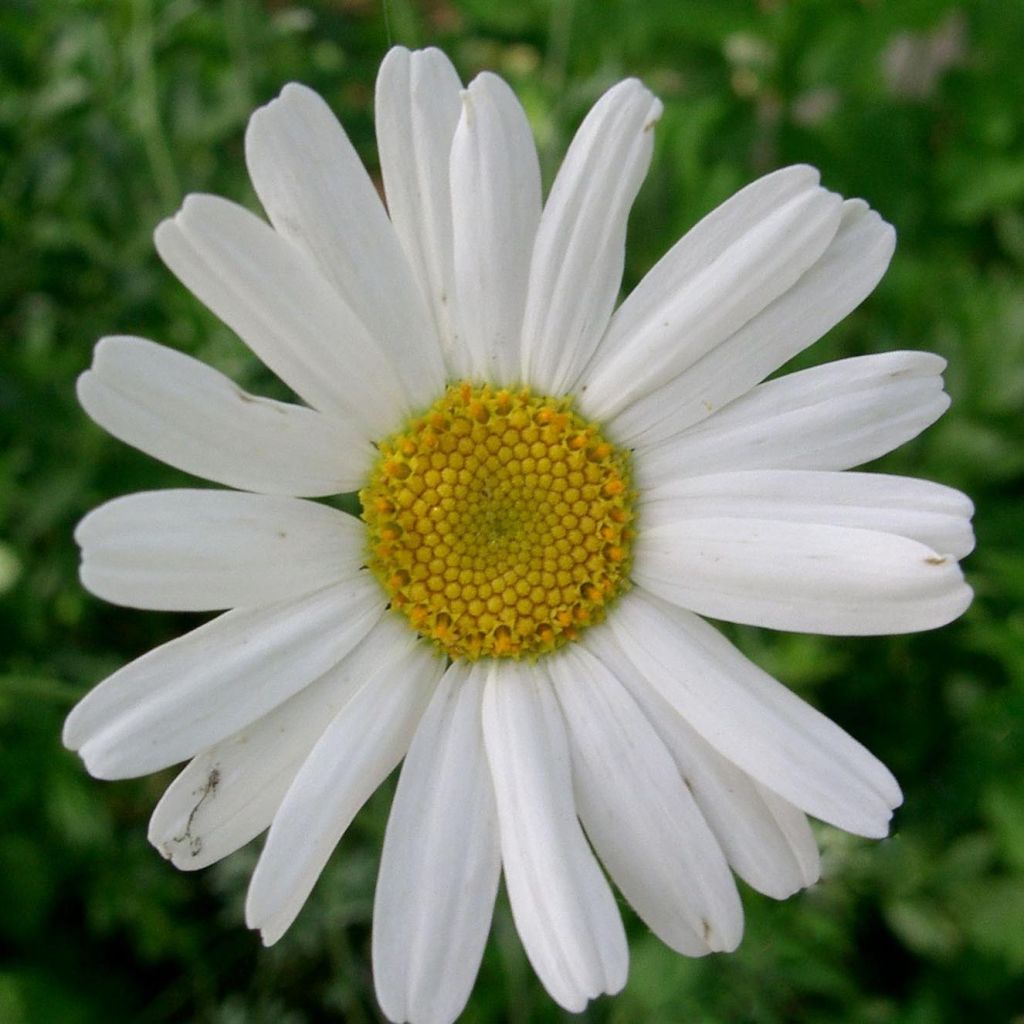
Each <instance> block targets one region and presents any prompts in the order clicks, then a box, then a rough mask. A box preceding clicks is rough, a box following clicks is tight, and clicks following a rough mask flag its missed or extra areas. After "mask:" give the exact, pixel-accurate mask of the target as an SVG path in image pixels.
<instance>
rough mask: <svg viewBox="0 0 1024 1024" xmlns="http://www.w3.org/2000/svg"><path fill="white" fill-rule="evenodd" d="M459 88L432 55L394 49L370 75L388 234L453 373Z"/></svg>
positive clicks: (445, 63)
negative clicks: (452, 165) (453, 157)
mask: <svg viewBox="0 0 1024 1024" xmlns="http://www.w3.org/2000/svg"><path fill="white" fill-rule="evenodd" d="M461 90H462V84H461V82H460V81H459V76H458V74H457V73H456V71H455V68H453V67H452V64H451V61H449V60H448V58H447V57H446V56H445V55H444V54H443V53H442V52H441V51H440V50H436V49H434V48H433V47H431V48H430V49H426V50H417V51H414V52H412V53H410V52H409V51H408V50H407V49H405V47H402V46H395V47H393V48H392V49H391V50H389V51H388V54H387V56H386V57H385V58H384V61H383V63H382V64H381V66H380V72H379V73H378V75H377V93H376V122H377V147H378V149H379V150H380V169H381V175H382V177H383V178H384V192H385V194H386V195H387V199H388V211H389V212H390V214H391V220H392V222H393V223H394V226H395V231H396V233H397V234H398V239H399V241H400V242H401V245H402V249H403V250H404V251H405V256H406V259H407V260H408V261H409V266H410V268H411V269H412V272H413V275H414V276H415V278H416V280H417V282H418V284H419V286H420V290H421V291H422V292H423V294H424V295H425V296H426V298H427V302H428V305H429V306H430V311H431V314H432V316H433V321H434V328H435V331H436V333H437V335H438V338H439V339H440V342H441V347H442V349H443V351H444V354H445V361H446V362H447V364H448V366H449V367H450V368H451V369H452V370H453V371H454V368H455V365H456V364H455V362H454V356H455V350H456V348H455V345H456V330H455V317H454V315H453V310H454V305H453V304H454V301H455V257H454V250H453V246H454V243H453V240H452V197H451V186H450V179H449V170H448V168H449V157H450V154H451V149H452V139H453V138H454V137H455V127H456V125H457V124H458V123H459V115H460V114H461V112H462V100H461V98H460V92H461Z"/></svg>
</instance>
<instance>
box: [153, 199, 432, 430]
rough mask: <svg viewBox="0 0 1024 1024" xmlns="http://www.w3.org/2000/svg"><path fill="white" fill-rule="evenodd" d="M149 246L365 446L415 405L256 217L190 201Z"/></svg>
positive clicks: (308, 265)
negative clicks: (346, 422)
mask: <svg viewBox="0 0 1024 1024" xmlns="http://www.w3.org/2000/svg"><path fill="white" fill-rule="evenodd" d="M154 240H155V242H156V247H157V251H158V252H159V253H160V256H161V258H162V259H163V261H164V263H166V264H167V266H168V267H170V269H171V270H172V271H173V272H174V274H175V275H176V276H177V278H178V279H179V280H180V281H181V283H182V284H184V285H185V287H186V288H188V289H189V290H190V291H191V292H192V293H193V294H194V295H196V296H197V297H198V298H199V299H200V300H201V301H202V302H203V303H205V304H206V305H207V306H208V307H209V308H210V309H211V310H212V311H213V312H214V313H216V314H217V316H219V317H220V318H221V320H223V321H224V323H226V324H227V325H228V326H229V327H231V328H232V329H233V330H234V331H236V332H237V333H238V335H239V336H240V337H241V339H242V340H243V341H244V342H245V343H246V344H247V345H248V346H249V348H251V349H252V350H253V352H255V353H256V355H257V356H259V358H260V359H261V360H262V361H263V362H264V363H266V365H267V366H268V367H270V369H271V370H273V371H274V373H276V374H277V375H278V376H279V377H280V378H281V379H282V380H283V381H284V382H285V383H286V384H287V385H288V386H289V387H291V388H292V389H293V390H294V391H295V392H296V393H297V394H298V395H300V396H301V397H302V398H303V399H305V401H307V402H309V404H310V405H312V406H313V407H314V408H316V409H319V410H320V411H321V412H327V413H334V414H337V415H338V416H340V417H352V418H353V421H354V426H357V427H359V428H361V429H362V431H363V434H364V436H365V438H366V439H367V440H370V441H372V440H373V439H374V438H378V437H380V436H381V435H382V434H386V433H388V432H390V431H393V430H394V429H395V426H396V424H397V423H399V422H400V421H401V418H402V416H403V415H405V414H407V413H408V412H409V411H411V409H412V408H413V407H414V405H412V404H410V402H409V400H408V397H407V396H406V395H405V394H404V393H403V390H402V385H401V383H400V381H399V378H398V376H397V372H396V369H395V367H394V366H393V365H392V362H391V361H390V360H389V359H388V358H387V357H386V355H385V354H384V352H383V350H382V349H381V348H380V346H379V344H378V342H377V340H376V339H375V338H374V337H373V335H372V334H371V333H370V332H369V331H368V330H367V328H366V326H365V325H364V324H363V322H362V321H361V320H360V319H359V317H358V316H357V315H356V313H355V312H354V311H353V310H352V308H351V307H350V306H349V305H348V304H347V303H346V302H345V301H344V299H343V298H342V297H341V296H340V295H339V294H338V292H337V290H336V289H335V288H334V287H333V286H332V285H331V284H329V283H328V282H327V281H326V280H325V279H324V278H323V277H322V276H321V275H320V273H319V271H318V270H317V269H316V266H315V265H314V264H313V262H312V261H311V260H310V259H309V258H308V257H307V256H305V255H303V253H301V252H300V251H299V250H298V249H296V248H295V247H294V246H293V245H291V244H290V243H289V242H287V241H285V239H283V238H282V237H281V236H280V235H278V234H277V233H276V232H275V231H274V230H273V229H272V228H271V227H270V226H269V225H268V224H266V223H265V222H264V221H262V220H260V219H259V217H256V216H254V215H253V214H251V213H249V212H248V211H247V210H244V209H243V208H242V207H240V206H237V205H235V204H234V203H229V202H227V200H224V199H219V198H217V197H216V196H206V195H193V196H189V197H188V198H187V199H186V200H185V203H184V205H183V206H182V208H181V210H180V211H179V212H178V214H177V215H176V216H175V217H174V218H173V219H170V220H165V221H163V223H161V224H160V225H159V226H158V227H157V229H156V233H155V235H154ZM353 381H358V382H359V386H358V387H353V386H352V382H353Z"/></svg>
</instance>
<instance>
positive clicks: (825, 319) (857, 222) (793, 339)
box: [609, 172, 896, 446]
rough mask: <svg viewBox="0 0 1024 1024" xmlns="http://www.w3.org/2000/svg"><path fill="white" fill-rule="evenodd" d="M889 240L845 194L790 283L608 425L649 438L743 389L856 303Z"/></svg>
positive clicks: (889, 248)
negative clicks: (823, 237)
mask: <svg viewBox="0 0 1024 1024" xmlns="http://www.w3.org/2000/svg"><path fill="white" fill-rule="evenodd" d="M780 173H781V172H780ZM895 244H896V234H895V232H894V231H893V229H892V227H891V226H890V225H888V224H886V223H885V221H883V220H882V218H881V217H879V216H878V214H877V213H875V212H874V210H871V209H870V208H869V207H868V205H867V203H865V202H864V201H863V200H860V199H849V200H847V201H846V202H845V203H843V211H842V219H841V220H840V222H839V230H838V231H836V234H835V237H834V238H833V239H832V241H831V243H829V246H828V248H827V249H826V250H825V252H824V254H823V255H822V257H821V259H819V260H818V262H817V263H815V264H814V266H813V267H811V268H810V270H808V271H807V273H805V274H804V275H803V276H802V277H801V278H800V280H799V281H797V282H796V284H794V285H793V287H792V288H790V289H789V290H788V291H786V292H784V293H783V294H782V295H780V296H779V297H778V298H777V299H776V300H775V301H774V302H772V303H771V304H770V305H768V306H767V307H766V308H765V309H764V310H763V311H762V312H760V313H758V314H757V315H756V316H755V317H754V318H753V319H752V320H748V321H747V323H746V324H744V325H743V326H742V327H741V328H740V329H739V330H738V331H736V332H735V333H734V334H732V335H730V336H729V337H728V338H726V339H724V340H723V341H721V342H720V343H719V344H718V345H717V346H715V347H714V348H712V349H711V350H710V351H708V352H707V353H706V354H705V355H703V356H701V357H700V358H698V359H697V360H696V361H695V362H694V363H692V364H691V365H689V366H687V367H686V369H685V370H683V371H681V372H680V373H679V375H678V376H677V377H676V378H675V379H674V380H671V381H669V383H667V384H665V385H664V386H662V387H660V388H658V389H657V390H655V391H652V392H651V393H650V394H648V395H645V396H644V397H642V398H640V399H638V400H637V401H636V402H634V403H633V404H632V405H630V406H627V407H626V408H625V409H623V410H622V412H621V413H619V414H618V416H616V417H615V418H614V419H613V420H612V422H611V423H610V424H609V428H610V429H611V430H612V431H613V432H614V434H615V436H616V437H618V438H619V439H620V441H621V442H622V443H623V444H625V445H629V446H633V445H636V444H639V443H644V444H656V443H657V442H658V441H662V440H664V439H665V438H667V437H671V436H672V435H673V434H677V433H679V431H681V430H685V429H686V428H687V427H689V426H692V425H693V424H694V423H698V422H700V421H701V420H703V419H706V418H707V417H708V416H710V415H711V414H712V413H714V412H715V411H716V410H718V409H721V408H722V406H724V405H726V404H728V403H729V402H731V401H732V400H733V399H735V398H738V397H739V396H740V395H743V394H745V393H746V392H747V391H748V390H749V389H750V388H752V387H753V386H754V385H755V384H757V383H759V382H760V381H762V380H764V378H765V377H767V376H768V375H769V374H770V373H772V372H774V371H775V370H777V369H778V368H779V367H780V366H782V365H783V363H785V362H786V361H787V360H789V359H791V358H792V357H793V356H795V355H796V354H797V353H798V352H802V351H803V350H804V349H805V348H807V346H808V345H811V344H813V343H814V342H815V341H817V340H818V338H820V337H822V336H823V335H824V334H825V333H826V332H827V331H829V330H831V328H832V327H834V326H835V325H836V324H837V323H839V321H840V320H842V319H843V318H844V317H845V316H846V315H847V314H848V313H850V312H851V311H852V310H853V309H855V308H856V307H857V306H858V305H860V303H861V302H863V300H864V299H865V298H866V297H867V296H868V295H870V294H871V292H872V290H873V289H874V287H875V285H876V284H878V281H879V280H880V279H881V277H882V275H883V274H884V273H885V270H886V268H887V267H888V265H889V260H890V259H891V257H892V253H893V248H894V247H895Z"/></svg>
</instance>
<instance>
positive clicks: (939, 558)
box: [925, 555, 949, 565]
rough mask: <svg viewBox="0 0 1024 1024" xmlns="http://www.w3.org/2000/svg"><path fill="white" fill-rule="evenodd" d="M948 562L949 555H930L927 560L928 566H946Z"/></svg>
mask: <svg viewBox="0 0 1024 1024" xmlns="http://www.w3.org/2000/svg"><path fill="white" fill-rule="evenodd" d="M948 561H949V557H948V556H947V555H929V556H928V557H927V558H926V559H925V562H926V563H927V564H928V565H945V564H946V563H947V562H948Z"/></svg>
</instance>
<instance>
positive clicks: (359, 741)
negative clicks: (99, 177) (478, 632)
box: [245, 630, 444, 946]
mask: <svg viewBox="0 0 1024 1024" xmlns="http://www.w3.org/2000/svg"><path fill="white" fill-rule="evenodd" d="M443 668H444V664H443V662H442V661H441V659H440V658H438V657H436V656H434V655H433V654H432V652H431V651H430V649H429V648H428V647H427V645H426V644H425V642H424V641H422V640H420V639H418V638H417V637H416V635H415V634H414V633H413V632H412V631H411V630H405V635H404V636H403V637H401V638H397V637H396V642H395V643H394V645H393V646H392V648H391V650H390V651H389V653H388V657H387V658H386V659H385V660H384V661H383V662H382V663H381V664H380V665H379V666H378V667H377V669H376V671H374V672H373V673H372V674H371V675H370V677H369V678H368V679H367V680H366V683H365V684H364V685H363V687H362V688H361V689H360V690H359V692H358V693H357V694H356V695H355V696H354V697H353V698H352V699H351V700H350V701H349V702H348V703H347V704H346V705H345V706H344V707H343V708H342V709H341V711H340V712H339V713H338V714H337V715H336V716H335V717H334V719H333V720H332V721H331V722H330V724H329V725H328V726H327V728H326V729H325V730H324V733H323V735H322V736H321V737H320V739H319V741H318V742H317V744H316V746H315V747H314V748H313V750H312V752H311V753H310V755H309V756H308V757H307V758H306V760H305V762H304V763H303V765H302V768H301V769H300V770H299V773H298V774H297V775H296V776H295V779H294V780H293V782H292V784H291V786H290V787H289V788H288V792H287V793H286V794H285V798H284V800H283V801H282V803H281V807H280V809H279V810H278V812H277V814H276V815H275V817H274V823H273V824H272V825H271V826H270V832H269V833H268V834H267V842H266V845H265V846H264V847H263V853H262V854H261V855H260V859H259V863H258V864H257V865H256V870H255V871H254V872H253V876H252V882H251V884H250V885H249V895H248V898H247V899H246V904H245V919H246V922H247V923H248V925H249V927H250V928H258V929H259V930H260V933H261V936H262V938H263V942H264V944H265V945H268V946H269V945H272V944H273V943H275V942H277V940H278V939H279V938H280V937H281V936H282V935H283V934H284V933H285V932H286V931H287V930H288V927H289V926H290V925H291V923H292V921H294V920H295V917H296V915H297V914H298V912H299V911H300V910H301V909H302V905H303V904H304V903H305V902H306V898H307V897H308V896H309V894H310V892H311V891H312V889H313V886H314V885H315V884H316V880H317V878H319V877H320V872H321V871H322V870H323V868H324V865H325V864H326V863H327V860H328V858H329V857H330V855H331V851H332V850H333V849H334V847H335V846H336V845H337V843H338V840H339V839H341V837H342V835H343V834H344V832H345V830H346V829H347V828H348V826H349V824H350V823H351V821H352V819H353V818H354V817H355V815H356V812H357V811H358V810H359V808H360V807H362V806H363V804H364V803H365V802H366V801H367V799H368V798H369V797H370V796H371V794H372V793H373V791H374V790H375V789H376V788H377V787H378V786H379V785H380V784H381V783H382V782H383V781H384V780H385V779H386V778H387V776H388V775H389V774H390V773H391V771H392V770H393V769H394V768H395V766H396V765H397V764H398V762H399V761H400V760H401V759H402V757H403V756H404V754H405V752H406V750H408V748H409V743H410V742H411V740H412V737H413V733H414V732H415V731H416V726H417V724H418V723H419V720H420V717H421V715H422V714H423V711H424V709H425V708H426V706H427V704H428V702H429V701H430V697H431V694H432V693H433V691H434V687H435V686H436V685H437V682H438V680H439V679H440V677H441V673H442V671H443Z"/></svg>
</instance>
